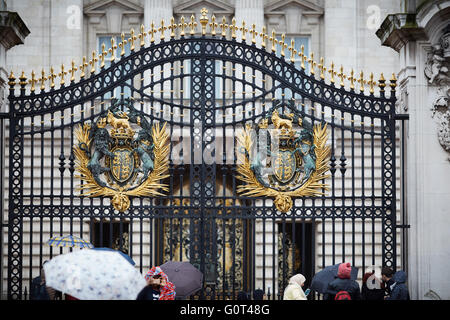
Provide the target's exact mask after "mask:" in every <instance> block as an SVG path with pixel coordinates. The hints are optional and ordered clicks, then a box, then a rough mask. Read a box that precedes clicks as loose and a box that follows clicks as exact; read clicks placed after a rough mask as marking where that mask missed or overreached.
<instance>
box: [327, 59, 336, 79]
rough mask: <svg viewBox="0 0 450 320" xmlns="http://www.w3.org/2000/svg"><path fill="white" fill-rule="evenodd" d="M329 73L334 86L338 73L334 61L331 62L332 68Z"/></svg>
mask: <svg viewBox="0 0 450 320" xmlns="http://www.w3.org/2000/svg"><path fill="white" fill-rule="evenodd" d="M328 73H329V74H330V76H331V77H330V82H331V83H332V84H334V82H335V81H334V76H335V75H336V72H335V71H334V62H333V61H331V66H330V69H329V70H328Z"/></svg>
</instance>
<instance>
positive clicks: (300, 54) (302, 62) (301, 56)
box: [298, 45, 308, 70]
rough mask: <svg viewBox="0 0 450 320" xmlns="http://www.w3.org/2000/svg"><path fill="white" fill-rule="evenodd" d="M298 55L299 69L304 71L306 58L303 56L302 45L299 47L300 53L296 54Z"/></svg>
mask: <svg viewBox="0 0 450 320" xmlns="http://www.w3.org/2000/svg"><path fill="white" fill-rule="evenodd" d="M298 55H299V57H300V60H301V68H302V69H303V70H305V62H307V61H308V57H306V55H305V46H304V45H302V46H301V47H300V52H299V53H298Z"/></svg>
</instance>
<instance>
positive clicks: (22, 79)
mask: <svg viewBox="0 0 450 320" xmlns="http://www.w3.org/2000/svg"><path fill="white" fill-rule="evenodd" d="M19 84H20V85H21V86H26V85H27V77H26V76H25V72H24V71H23V70H22V74H21V75H20V77H19Z"/></svg>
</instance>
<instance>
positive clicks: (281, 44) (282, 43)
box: [278, 33, 288, 57]
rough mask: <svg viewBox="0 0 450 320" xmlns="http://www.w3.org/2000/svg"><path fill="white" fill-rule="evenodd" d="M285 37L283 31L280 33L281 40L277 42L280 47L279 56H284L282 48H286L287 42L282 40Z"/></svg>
mask: <svg viewBox="0 0 450 320" xmlns="http://www.w3.org/2000/svg"><path fill="white" fill-rule="evenodd" d="M285 38H286V35H285V34H284V33H283V34H282V35H281V41H278V44H279V45H280V47H281V56H282V57H284V56H285V54H284V50H285V49H286V48H287V46H288V45H287V44H286V43H285V42H284V39H285Z"/></svg>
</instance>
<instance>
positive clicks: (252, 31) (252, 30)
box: [250, 24, 258, 44]
mask: <svg viewBox="0 0 450 320" xmlns="http://www.w3.org/2000/svg"><path fill="white" fill-rule="evenodd" d="M250 34H251V35H252V43H253V44H256V36H257V35H258V31H256V24H252V28H251V29H250Z"/></svg>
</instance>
